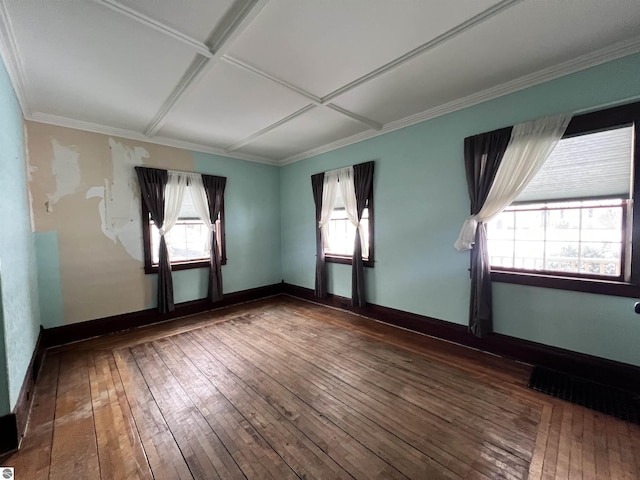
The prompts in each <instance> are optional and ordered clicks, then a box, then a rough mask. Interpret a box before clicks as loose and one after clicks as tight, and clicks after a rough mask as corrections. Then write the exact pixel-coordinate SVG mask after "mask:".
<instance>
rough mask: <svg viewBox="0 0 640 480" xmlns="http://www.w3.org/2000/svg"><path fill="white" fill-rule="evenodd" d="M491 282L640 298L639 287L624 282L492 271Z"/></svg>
mask: <svg viewBox="0 0 640 480" xmlns="http://www.w3.org/2000/svg"><path fill="white" fill-rule="evenodd" d="M491 280H492V281H494V282H501V283H513V284H517V285H531V286H533V287H543V288H554V289H558V290H572V291H575V292H586V293H596V294H600V295H613V296H616V297H640V286H639V285H634V284H631V283H625V282H615V281H608V280H595V279H592V278H575V277H554V276H552V275H536V274H533V273H516V272H504V271H495V270H494V271H492V272H491Z"/></svg>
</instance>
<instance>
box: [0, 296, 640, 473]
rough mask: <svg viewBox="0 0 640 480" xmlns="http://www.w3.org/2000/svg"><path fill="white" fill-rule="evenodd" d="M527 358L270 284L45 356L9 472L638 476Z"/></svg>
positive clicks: (636, 441)
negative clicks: (230, 302)
mask: <svg viewBox="0 0 640 480" xmlns="http://www.w3.org/2000/svg"><path fill="white" fill-rule="evenodd" d="M529 374H530V367H529V366H527V365H523V364H518V363H516V362H511V361H508V360H505V359H502V358H499V357H496V356H493V355H487V354H483V353H481V352H478V351H475V350H471V349H467V348H464V347H461V346H459V345H454V344H450V343H447V342H442V341H439V340H437V339H434V338H430V337H426V336H422V335H417V334H414V333H411V332H408V331H405V330H401V329H397V328H394V327H391V326H388V325H385V324H381V323H379V322H375V321H372V320H370V319H366V318H364V317H359V316H356V315H353V314H350V313H348V312H344V311H340V310H336V309H332V308H328V307H324V306H320V305H316V304H313V303H309V302H304V301H301V300H297V299H293V298H291V297H287V296H279V297H274V298H271V299H266V300H262V301H258V302H253V303H249V304H245V305H242V306H235V307H230V308H226V309H221V310H217V311H212V312H209V313H207V314H201V315H196V316H192V317H188V318H183V319H178V320H174V321H170V322H165V323H163V324H158V325H154V326H149V327H144V328H139V329H135V330H132V331H129V332H123V333H118V334H115V335H108V336H104V337H100V338H96V339H91V340H88V341H85V342H79V343H76V344H72V345H68V346H64V347H59V348H56V349H52V350H49V351H48V352H47V355H46V357H45V361H44V365H43V368H42V371H41V373H40V376H39V379H38V382H37V384H36V388H35V393H34V394H35V398H34V402H33V408H32V412H31V416H30V419H29V425H28V430H27V435H26V436H25V438H24V440H23V442H22V446H21V449H20V451H19V452H17V453H14V454H11V455H9V456H7V457H5V458H2V459H0V465H6V466H13V467H15V469H16V478H18V479H22V478H27V479H29V480H44V479H68V478H73V479H89V480H94V479H104V480H119V479H123V480H124V479H127V480H128V479H141V480H155V479H167V480H169V479H171V480H172V479H184V480H188V479H274V480H281V479H285V480H288V479H313V478H319V479H332V478H336V479H373V478H380V479H408V478H411V479H441V478H442V479H462V478H464V479H470V478H477V479H488V478H507V479H525V478H530V479H535V480H538V479H556V478H562V479H571V480H575V479H580V480H582V479H584V480H587V479H593V478H596V479H599V478H602V479H605V478H606V479H608V478H615V479H636V478H640V427H639V426H637V425H633V424H628V423H625V422H623V421H620V420H617V419H615V418H612V417H609V416H606V415H603V414H601V413H597V412H594V411H591V410H589V409H586V408H583V407H580V406H577V405H573V404H570V403H567V402H564V401H561V400H557V399H555V398H552V397H549V396H546V395H543V394H541V393H538V392H535V391H532V390H530V389H528V388H526V384H527V380H528V376H529Z"/></svg>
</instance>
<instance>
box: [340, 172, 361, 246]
mask: <svg viewBox="0 0 640 480" xmlns="http://www.w3.org/2000/svg"><path fill="white" fill-rule="evenodd" d="M337 173H338V184H339V185H340V193H341V194H342V200H343V201H344V208H345V211H346V212H347V217H348V218H349V221H350V222H351V223H352V224H353V226H354V227H356V228H357V229H358V230H360V246H361V247H362V256H363V257H365V258H367V257H368V256H369V251H368V250H367V245H366V241H365V236H364V235H365V232H364V230H363V229H362V225H361V224H360V222H359V221H358V204H357V202H356V187H355V184H354V181H353V167H345V168H341V169H340V170H338V171H337Z"/></svg>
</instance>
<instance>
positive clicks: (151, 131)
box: [144, 55, 211, 137]
mask: <svg viewBox="0 0 640 480" xmlns="http://www.w3.org/2000/svg"><path fill="white" fill-rule="evenodd" d="M210 60H211V59H209V58H207V57H203V56H202V55H196V58H195V60H194V61H193V62H191V65H190V66H189V68H188V69H187V71H186V72H185V73H184V75H183V76H182V78H181V79H180V81H179V82H178V85H176V88H174V89H173V91H172V92H171V94H170V95H169V97H167V99H166V100H165V101H164V103H163V104H162V107H160V110H159V111H158V113H156V115H155V117H153V120H151V123H149V125H147V128H146V129H145V130H144V134H145V135H146V136H147V137H152V136H154V135H155V134H156V133H157V132H158V130H160V128H161V127H162V124H163V123H164V120H165V118H166V116H167V114H168V113H169V111H170V110H171V109H172V108H173V107H174V106H175V104H176V103H177V102H178V100H180V98H181V97H182V95H183V94H184V92H185V91H186V90H187V89H188V88H189V87H190V86H191V85H194V84H195V83H196V80H197V79H198V78H199V77H200V76H201V75H203V74H204V72H205V71H206V70H207V66H208V65H209V62H210Z"/></svg>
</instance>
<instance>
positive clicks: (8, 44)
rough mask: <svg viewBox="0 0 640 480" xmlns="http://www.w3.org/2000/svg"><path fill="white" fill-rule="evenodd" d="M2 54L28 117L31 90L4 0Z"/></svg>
mask: <svg viewBox="0 0 640 480" xmlns="http://www.w3.org/2000/svg"><path fill="white" fill-rule="evenodd" d="M0 26H2V27H3V28H0V56H2V59H3V60H4V64H5V66H6V68H7V73H8V74H9V79H10V80H11V84H12V85H13V91H14V92H15V94H16V97H17V98H18V104H19V105H20V109H21V110H22V116H24V117H27V116H28V115H30V114H31V110H30V108H29V105H31V102H30V100H29V90H28V89H27V87H26V78H27V77H26V76H25V74H24V67H23V66H22V62H21V61H20V55H18V45H17V43H16V39H15V35H14V34H13V26H12V24H11V19H10V18H9V14H8V12H7V7H6V5H5V2H4V0H0Z"/></svg>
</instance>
